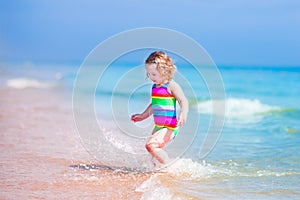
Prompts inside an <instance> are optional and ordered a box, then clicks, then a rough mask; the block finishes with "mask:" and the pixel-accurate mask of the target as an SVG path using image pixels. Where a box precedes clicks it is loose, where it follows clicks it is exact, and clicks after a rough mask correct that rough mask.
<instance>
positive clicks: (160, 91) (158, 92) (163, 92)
mask: <svg viewBox="0 0 300 200" xmlns="http://www.w3.org/2000/svg"><path fill="white" fill-rule="evenodd" d="M152 95H153V96H171V95H170V93H169V92H168V90H167V89H166V88H152Z"/></svg>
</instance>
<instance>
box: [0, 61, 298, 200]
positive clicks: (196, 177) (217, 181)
mask: <svg viewBox="0 0 300 200" xmlns="http://www.w3.org/2000/svg"><path fill="white" fill-rule="evenodd" d="M98 67H103V66H98ZM190 67H191V66H190V65H189V66H184V65H178V72H177V74H178V75H177V74H175V77H177V79H176V78H175V80H179V82H182V83H183V86H182V87H183V90H184V91H187V97H188V98H189V100H190V111H191V113H196V114H197V116H194V115H189V118H188V123H190V124H199V127H194V129H193V131H192V133H191V135H188V134H189V131H188V130H187V129H184V128H183V131H181V132H180V133H179V136H180V138H175V140H174V141H177V143H175V142H174V143H172V144H171V145H170V146H169V147H167V151H168V150H169V151H170V152H168V153H169V154H170V156H171V158H172V159H174V162H173V163H172V164H170V165H169V166H168V169H167V170H168V173H167V174H156V173H154V174H152V175H151V176H149V178H147V179H146V180H145V181H144V182H142V183H141V184H139V185H137V186H136V188H135V192H138V193H141V199H198V198H199V199H299V198H300V190H299V186H300V162H299V161H300V104H299V100H300V88H299V85H300V68H299V67H286V66H276V67H272V66H270V67H263V66H253V67H250V66H218V70H219V73H220V75H221V77H222V81H223V83H224V85H223V86H224V91H225V94H226V98H225V99H221V100H213V99H211V98H210V91H209V90H208V87H207V85H206V83H205V80H204V79H201V78H199V77H196V76H193V73H194V72H195V71H194V69H192V68H191V69H190ZM28 68H30V70H29V71H28ZM15 69H17V70H15ZM78 69H79V68H78V66H71V67H70V66H59V67H58V66H54V65H46V66H45V65H44V66H40V65H39V66H34V65H30V66H29V67H28V66H27V65H26V66H25V67H24V66H23V65H22V67H20V66H18V65H17V66H14V67H12V68H7V67H2V79H1V87H2V88H10V89H23V90H24V89H26V88H39V89H47V88H48V89H49V88H52V89H53V88H54V89H55V90H61V89H62V88H63V91H64V92H66V93H72V92H74V88H73V86H74V82H75V81H76V78H78V74H77V70H78ZM90 70H91V71H90V73H95V72H96V71H97V66H96V67H95V66H94V67H92V68H91V69H90ZM131 70H133V72H132V71H131ZM134 70H136V71H134ZM129 72H130V73H129ZM131 72H132V73H131ZM124 74H126V76H124ZM85 75H86V74H85ZM180 76H182V77H183V78H185V79H187V80H188V81H189V82H191V83H192V84H191V85H188V84H186V85H185V84H184V83H185V82H184V79H182V80H183V81H181V79H180ZM85 78H86V85H83V86H82V88H80V90H79V91H80V92H81V95H82V96H84V95H85V89H86V88H88V87H90V86H91V85H90V84H89V77H88V76H87V77H85ZM120 80H121V82H120ZM92 87H94V94H95V96H94V98H95V107H94V108H95V113H94V114H95V117H96V118H97V122H98V125H99V127H100V128H99V130H101V133H100V135H101V137H97V140H93V141H87V140H84V139H82V141H83V143H84V144H83V145H85V147H86V148H87V150H89V151H91V153H92V154H96V155H92V156H95V157H96V158H97V160H98V161H99V163H104V164H105V165H110V166H121V167H128V168H133V169H137V170H139V169H140V170H144V169H149V166H150V164H151V162H150V156H149V155H148V154H147V152H146V150H145V148H144V144H145V142H146V140H147V137H149V136H150V134H151V127H152V126H153V122H152V120H151V119H148V120H147V121H146V122H142V123H138V124H133V123H132V122H131V121H130V114H134V113H138V112H142V111H143V110H144V109H145V108H146V107H147V106H148V105H149V103H150V93H149V92H150V89H151V82H150V81H149V80H147V79H146V76H145V73H144V71H143V66H134V65H130V64H127V63H124V64H118V65H114V66H111V67H109V69H107V70H106V71H105V74H104V75H103V76H102V77H100V78H99V80H98V82H97V83H96V84H94V85H93V84H92ZM189 87H192V90H195V91H200V92H199V93H197V94H196V95H193V93H192V92H191V93H190V92H189ZM128 88H129V89H128ZM83 99H84V98H83ZM216 101H220V102H216ZM112 102H113V103H112ZM68 103H71V101H70V99H69V100H67V101H66V102H62V104H68ZM214 103H220V104H223V103H225V105H226V106H225V113H224V116H225V123H224V126H223V128H222V130H221V133H220V136H219V138H218V140H217V141H216V144H215V146H214V147H213V148H212V150H211V151H210V153H209V154H208V155H207V156H205V157H204V158H200V157H199V150H200V148H201V145H202V142H203V140H204V137H205V134H206V131H207V128H208V126H209V124H210V122H211V119H212V116H213V115H217V114H218V113H216V111H215V110H213V109H212V104H214ZM33 104H34V102H33ZM118 111H120V112H119V113H118ZM122 112H123V113H122ZM116 115H117V116H116ZM192 127H193V126H192ZM128 130H132V131H133V133H132V134H128ZM135 130H143V131H142V132H140V131H135ZM144 130H149V131H144ZM184 134H186V135H184ZM102 136H103V137H102ZM79 137H85V135H84V133H79ZM184 138H187V139H186V140H184ZM190 140H192V142H191V143H189V141H190ZM107 143H109V144H110V146H106V145H107ZM181 143H183V144H181ZM174 144H176V146H174ZM107 147H110V149H107ZM182 149H184V150H182ZM101 158H103V159H102V160H101ZM67 167H68V166H66V168H67ZM79 173H80V172H79ZM82 173H83V172H82ZM84 173H86V172H84ZM116 190H117V189H116ZM107 198H108V199H109V196H108V197H107Z"/></svg>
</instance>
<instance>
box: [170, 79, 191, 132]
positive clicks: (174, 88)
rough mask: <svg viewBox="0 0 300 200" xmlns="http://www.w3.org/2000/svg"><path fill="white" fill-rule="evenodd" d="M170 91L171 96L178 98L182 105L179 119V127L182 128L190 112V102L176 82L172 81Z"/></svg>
mask: <svg viewBox="0 0 300 200" xmlns="http://www.w3.org/2000/svg"><path fill="white" fill-rule="evenodd" d="M169 89H170V92H171V94H172V95H173V96H174V97H175V98H176V100H177V101H178V103H179V105H180V114H179V117H178V122H177V123H178V125H179V126H181V125H183V124H185V123H186V120H187V115H188V112H189V102H188V100H187V98H186V97H185V95H184V92H183V91H182V89H181V87H180V85H179V84H178V83H176V82H175V81H173V80H172V81H170V84H169Z"/></svg>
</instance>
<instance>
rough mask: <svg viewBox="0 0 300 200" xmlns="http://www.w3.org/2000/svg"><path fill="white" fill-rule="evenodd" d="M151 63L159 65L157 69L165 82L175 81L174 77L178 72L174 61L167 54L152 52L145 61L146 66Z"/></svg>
mask: <svg viewBox="0 0 300 200" xmlns="http://www.w3.org/2000/svg"><path fill="white" fill-rule="evenodd" d="M151 63H155V64H157V65H156V69H157V70H158V72H159V73H160V74H161V75H162V77H163V78H164V79H165V80H167V81H171V80H172V79H173V75H174V73H175V71H176V66H175V65H174V64H173V61H172V60H171V58H170V57H169V56H168V55H167V54H166V53H165V52H162V51H154V52H152V53H151V54H150V55H149V57H148V58H147V59H146V61H145V64H151Z"/></svg>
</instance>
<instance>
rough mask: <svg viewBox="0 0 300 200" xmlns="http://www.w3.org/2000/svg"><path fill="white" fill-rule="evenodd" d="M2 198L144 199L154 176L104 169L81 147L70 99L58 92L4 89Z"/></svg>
mask: <svg viewBox="0 0 300 200" xmlns="http://www.w3.org/2000/svg"><path fill="white" fill-rule="evenodd" d="M0 109H1V112H0V135H1V141H0V148H1V159H0V160H1V161H0V167H1V175H0V198H1V199H140V198H141V195H142V194H141V193H140V192H136V191H135V189H136V187H138V186H139V185H141V184H142V183H143V181H145V180H146V179H147V178H149V176H150V175H149V174H142V173H126V172H118V171H115V170H112V169H110V168H105V167H103V168H101V169H89V170H85V169H82V168H81V167H74V166H82V165H85V164H87V165H88V164H93V165H99V166H103V164H104V163H101V162H100V161H97V160H94V159H93V158H92V156H91V155H89V154H88V153H87V152H86V150H85V149H84V147H83V146H82V145H81V143H80V138H79V137H78V135H77V134H76V131H75V130H76V129H75V125H74V122H73V118H72V111H71V97H70V96H67V95H65V94H62V93H58V92H57V91H55V90H50V89H49V90H40V89H24V90H16V89H8V88H2V89H0Z"/></svg>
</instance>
